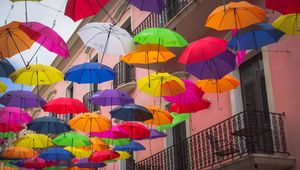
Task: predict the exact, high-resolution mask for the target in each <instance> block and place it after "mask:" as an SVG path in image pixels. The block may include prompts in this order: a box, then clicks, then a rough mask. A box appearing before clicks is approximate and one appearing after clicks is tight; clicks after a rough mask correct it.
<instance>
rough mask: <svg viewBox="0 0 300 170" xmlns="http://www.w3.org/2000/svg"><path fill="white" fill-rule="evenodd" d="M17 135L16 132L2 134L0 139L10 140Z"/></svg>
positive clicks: (0, 133)
mask: <svg viewBox="0 0 300 170" xmlns="http://www.w3.org/2000/svg"><path fill="white" fill-rule="evenodd" d="M15 135H16V133H14V132H0V138H1V139H8V138H12V137H14V136H15Z"/></svg>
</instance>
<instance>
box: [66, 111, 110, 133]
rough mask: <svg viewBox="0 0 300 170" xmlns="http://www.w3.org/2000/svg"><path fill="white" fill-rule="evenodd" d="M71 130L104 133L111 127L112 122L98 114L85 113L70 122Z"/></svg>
mask: <svg viewBox="0 0 300 170" xmlns="http://www.w3.org/2000/svg"><path fill="white" fill-rule="evenodd" d="M69 124H70V126H71V128H73V129H75V130H80V131H82V132H103V131H105V130H108V129H109V128H110V127H111V121H110V120H109V119H108V118H107V117H105V116H103V115H99V114H97V113H84V114H81V115H78V116H75V117H74V118H73V119H71V120H70V122H69Z"/></svg>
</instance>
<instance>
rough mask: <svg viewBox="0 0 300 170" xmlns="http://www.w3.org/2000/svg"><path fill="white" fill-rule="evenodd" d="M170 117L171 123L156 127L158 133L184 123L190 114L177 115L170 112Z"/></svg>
mask: <svg viewBox="0 0 300 170" xmlns="http://www.w3.org/2000/svg"><path fill="white" fill-rule="evenodd" d="M171 115H172V116H173V121H172V123H171V124H165V125H160V126H157V130H158V131H163V130H166V129H169V128H172V127H174V126H176V125H178V124H179V123H181V122H184V121H185V120H186V119H188V118H189V117H190V116H191V114H190V113H180V114H178V113H175V112H171Z"/></svg>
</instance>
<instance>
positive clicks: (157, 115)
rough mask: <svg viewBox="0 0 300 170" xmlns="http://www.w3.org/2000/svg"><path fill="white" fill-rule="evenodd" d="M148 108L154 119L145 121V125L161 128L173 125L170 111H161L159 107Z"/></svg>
mask: <svg viewBox="0 0 300 170" xmlns="http://www.w3.org/2000/svg"><path fill="white" fill-rule="evenodd" d="M146 108H147V109H148V110H149V111H150V112H152V115H153V119H150V120H146V121H144V123H145V124H152V125H157V126H160V125H164V124H170V123H172V121H173V116H172V115H171V114H170V113H169V112H168V111H166V110H163V109H160V107H159V106H147V107H146Z"/></svg>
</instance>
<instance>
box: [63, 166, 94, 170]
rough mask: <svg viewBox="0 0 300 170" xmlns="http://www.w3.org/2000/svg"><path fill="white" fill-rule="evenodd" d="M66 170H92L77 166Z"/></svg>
mask: <svg viewBox="0 0 300 170" xmlns="http://www.w3.org/2000/svg"><path fill="white" fill-rule="evenodd" d="M65 170H92V169H91V168H79V167H76V166H73V167H70V168H66V169H65Z"/></svg>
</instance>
